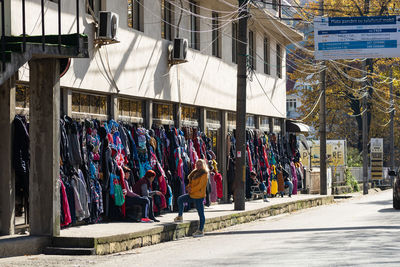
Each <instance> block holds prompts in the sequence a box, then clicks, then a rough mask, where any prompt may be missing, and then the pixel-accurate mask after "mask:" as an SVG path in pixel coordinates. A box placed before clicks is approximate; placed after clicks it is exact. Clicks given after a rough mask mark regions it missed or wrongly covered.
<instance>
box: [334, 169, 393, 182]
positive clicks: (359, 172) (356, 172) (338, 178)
mask: <svg viewBox="0 0 400 267" xmlns="http://www.w3.org/2000/svg"><path fill="white" fill-rule="evenodd" d="M348 168H349V170H350V172H351V174H353V176H354V178H355V179H356V180H357V181H358V182H362V181H363V168H362V167H348ZM389 169H390V168H389V167H383V179H384V180H386V179H390V177H389V175H388V172H389ZM345 170H346V167H337V168H336V173H335V169H334V168H332V179H333V183H344V181H345V178H346V177H345ZM370 180H371V168H368V181H370Z"/></svg>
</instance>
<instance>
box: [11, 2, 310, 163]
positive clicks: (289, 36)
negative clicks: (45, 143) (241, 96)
mask: <svg viewBox="0 0 400 267" xmlns="http://www.w3.org/2000/svg"><path fill="white" fill-rule="evenodd" d="M4 2H5V29H6V35H11V36H19V35H21V34H22V29H23V20H22V18H23V17H24V16H23V13H22V3H23V1H22V0H5V1H4ZM58 2H59V1H58V0H49V1H44V3H45V4H44V6H43V14H44V20H43V21H44V24H42V15H41V14H42V13H41V10H42V6H41V1H40V0H26V1H25V3H26V7H25V9H26V15H25V19H26V23H25V25H26V33H27V34H28V35H30V36H33V35H41V34H42V32H44V33H45V34H46V35H50V34H57V33H58V31H59V27H58V26H59V24H58V23H57V22H58V8H59V7H60V8H61V19H62V24H60V25H61V33H62V34H69V33H76V31H77V30H78V31H79V33H83V34H86V35H87V36H88V50H89V57H88V58H75V59H72V60H71V64H70V67H69V70H68V71H67V72H66V73H65V75H63V76H62V78H61V79H60V86H61V114H64V115H68V116H71V117H75V118H87V117H91V118H98V119H100V120H107V119H115V120H124V121H130V122H133V123H139V124H144V125H145V126H146V127H151V126H152V125H154V124H163V125H175V126H178V127H179V126H182V125H185V124H186V125H198V126H200V127H201V129H203V130H205V131H207V133H208V134H209V135H210V136H211V137H212V140H213V141H214V142H213V143H214V144H213V147H214V149H215V150H216V151H215V152H216V153H217V156H218V159H219V162H220V163H221V165H222V168H221V169H222V170H224V167H223V166H224V164H225V161H226V160H225V158H226V154H225V151H224V150H225V149H224V148H225V144H224V142H225V140H226V139H225V138H226V133H227V131H228V130H229V129H232V128H234V127H235V110H236V83H237V79H236V76H237V65H236V49H237V41H236V39H237V34H238V26H237V25H238V19H237V13H238V7H237V1H236V0H217V1H216V0H197V1H192V0H182V1H177V0H170V1H168V0H80V1H61V5H60V6H59V3H58ZM76 3H78V6H79V9H77V8H76ZM181 3H182V6H181ZM249 5H250V8H249V10H250V17H249V22H248V28H249V30H248V39H249V40H248V47H249V50H248V55H246V56H247V57H248V59H249V60H248V62H249V69H252V73H251V74H250V73H249V79H248V84H247V113H248V120H247V121H248V127H252V128H260V129H263V130H265V131H268V132H272V131H274V132H279V131H281V130H283V129H281V126H283V125H284V123H283V122H284V119H285V118H286V62H285V58H286V49H285V47H286V46H287V45H289V44H291V43H293V42H299V41H301V40H302V39H303V36H302V34H300V33H298V32H296V31H294V30H293V29H292V28H290V27H289V26H288V25H286V24H285V23H283V22H281V21H280V20H279V19H278V14H279V10H278V9H279V5H278V4H277V1H272V3H270V4H269V3H264V4H263V5H262V6H256V5H255V4H253V3H250V4H249ZM77 10H78V18H79V20H78V21H77V16H76V15H77V14H76V13H77ZM100 11H110V12H113V13H115V14H117V15H118V17H119V23H118V29H117V33H116V38H115V39H117V40H118V42H115V43H112V44H105V43H104V42H102V41H101V40H99V38H98V36H97V31H98V27H99V23H98V22H99V12H100ZM178 36H179V37H183V38H186V39H188V42H189V46H190V48H189V49H188V52H187V56H186V60H187V62H186V63H182V64H175V65H172V64H170V63H171V62H170V60H169V59H170V48H171V46H172V41H173V40H174V38H175V37H178ZM29 80H30V77H29V65H28V64H25V65H24V66H22V67H21V68H20V69H19V70H18V77H17V89H16V106H17V108H16V112H17V113H27V110H28V109H29V88H28V81H29Z"/></svg>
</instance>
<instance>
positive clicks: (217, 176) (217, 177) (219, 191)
mask: <svg viewBox="0 0 400 267" xmlns="http://www.w3.org/2000/svg"><path fill="white" fill-rule="evenodd" d="M214 180H215V183H216V185H217V197H218V198H222V197H223V196H224V193H223V192H224V189H223V187H222V175H221V174H220V173H218V172H217V173H215V175H214Z"/></svg>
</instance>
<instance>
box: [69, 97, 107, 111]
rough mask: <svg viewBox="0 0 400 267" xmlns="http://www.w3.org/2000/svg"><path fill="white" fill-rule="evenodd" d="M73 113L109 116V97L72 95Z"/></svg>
mask: <svg viewBox="0 0 400 267" xmlns="http://www.w3.org/2000/svg"><path fill="white" fill-rule="evenodd" d="M72 112H76V113H89V114H100V115H107V114H108V105H107V96H100V95H90V94H83V93H72Z"/></svg>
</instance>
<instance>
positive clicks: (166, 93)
mask: <svg viewBox="0 0 400 267" xmlns="http://www.w3.org/2000/svg"><path fill="white" fill-rule="evenodd" d="M159 42H161V55H160V57H159V60H158V61H157V66H156V69H155V70H154V74H153V79H154V96H155V97H156V98H160V97H161V96H162V98H163V99H165V100H172V90H171V73H170V71H171V67H170V66H169V65H168V56H169V45H170V42H168V41H163V40H161V41H159ZM157 44H158V42H157V43H156V45H157ZM153 56H154V50H153V53H152V54H151V57H153ZM150 60H151V58H150V59H149V62H150ZM147 91H148V89H147V90H146V93H147Z"/></svg>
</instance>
